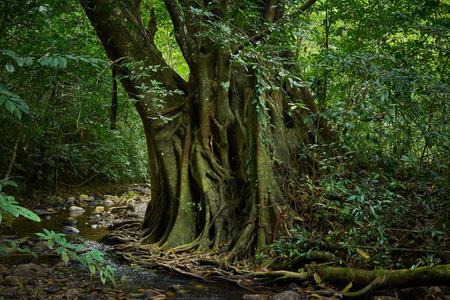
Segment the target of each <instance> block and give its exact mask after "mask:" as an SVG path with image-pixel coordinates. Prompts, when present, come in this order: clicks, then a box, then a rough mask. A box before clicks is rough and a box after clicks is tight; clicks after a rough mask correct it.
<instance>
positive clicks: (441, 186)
mask: <svg viewBox="0 0 450 300" xmlns="http://www.w3.org/2000/svg"><path fill="white" fill-rule="evenodd" d="M347 161H350V160H347V159H346V157H344V156H342V157H338V158H331V159H330V158H325V159H322V160H321V161H320V162H319V163H318V164H319V167H318V173H317V174H316V177H315V178H319V179H314V178H312V177H309V176H305V177H303V178H298V179H297V181H296V182H294V181H290V182H287V183H286V184H285V188H284V191H283V192H284V194H285V196H286V198H287V199H290V202H291V203H290V204H291V206H293V207H294V208H295V209H296V211H297V212H299V213H300V216H299V219H298V220H299V221H298V222H297V228H296V229H293V230H291V232H290V233H289V234H286V235H285V236H283V237H281V238H280V239H278V240H276V241H274V243H272V245H270V247H269V248H270V249H266V250H265V253H266V254H260V255H259V256H258V257H261V256H268V255H270V254H268V253H271V254H272V255H273V256H276V257H278V260H281V261H284V262H285V261H289V260H292V259H294V258H295V257H296V256H298V255H300V254H305V253H308V252H309V251H311V250H327V251H330V252H332V253H333V254H335V255H336V256H337V257H338V258H340V259H341V263H343V264H346V265H347V266H351V267H359V268H370V269H373V268H375V269H396V268H411V269H414V268H416V267H419V266H431V267H432V266H434V265H436V264H441V263H449V262H450V260H449V257H450V256H449V253H450V243H449V231H450V221H449V219H450V218H449V215H450V201H449V198H448V196H447V193H448V182H446V179H445V176H438V175H439V174H434V175H435V176H434V177H428V178H427V177H426V176H418V175H420V174H418V173H414V174H410V175H411V178H412V177H413V176H412V175H414V180H411V178H408V177H405V173H403V174H402V176H400V175H399V174H392V173H388V172H384V171H382V170H375V168H374V169H372V170H371V169H368V168H364V169H363V168H360V167H358V166H357V165H356V164H351V163H348V162H347ZM353 161H355V160H353ZM427 172H429V171H427ZM423 173H424V174H425V173H426V172H425V170H423ZM430 178H432V180H430ZM427 179H429V180H427ZM267 250H268V251H267Z"/></svg>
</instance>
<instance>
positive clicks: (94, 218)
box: [88, 215, 100, 221]
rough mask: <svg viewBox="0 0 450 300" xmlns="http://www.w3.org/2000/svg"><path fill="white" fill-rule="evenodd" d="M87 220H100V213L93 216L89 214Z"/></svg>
mask: <svg viewBox="0 0 450 300" xmlns="http://www.w3.org/2000/svg"><path fill="white" fill-rule="evenodd" d="M88 219H89V221H99V220H100V215H93V216H89V218H88Z"/></svg>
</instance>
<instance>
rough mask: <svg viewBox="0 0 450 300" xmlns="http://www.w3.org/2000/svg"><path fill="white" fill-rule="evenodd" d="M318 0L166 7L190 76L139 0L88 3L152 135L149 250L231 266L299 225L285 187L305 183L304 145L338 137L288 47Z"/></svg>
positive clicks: (184, 1) (168, 0)
mask: <svg viewBox="0 0 450 300" xmlns="http://www.w3.org/2000/svg"><path fill="white" fill-rule="evenodd" d="M155 2H156V1H155ZM314 2H315V1H311V0H310V1H307V2H305V3H296V1H285V0H270V1H268V0H267V1H260V0H244V1H235V0H217V1H211V0H202V1H193V0H179V1H176V0H164V1H163V4H164V8H165V9H166V11H167V12H168V15H169V16H170V20H171V23H172V25H173V32H174V35H175V39H176V42H177V44H178V46H179V49H180V51H181V53H182V55H183V57H184V60H185V62H186V64H187V66H188V67H189V70H190V73H189V77H188V79H184V78H183V77H182V76H180V75H179V74H178V73H177V72H176V70H175V69H174V68H173V67H172V66H171V65H170V64H168V63H167V61H166V60H165V59H164V55H163V53H162V52H163V51H164V49H160V48H158V45H157V42H156V39H155V32H156V29H157V24H158V16H157V15H156V14H155V13H154V12H153V13H151V14H150V13H149V12H147V11H145V9H143V8H141V5H142V4H143V3H141V0H128V1H117V0H82V1H81V3H82V5H83V8H84V10H85V12H86V14H87V16H88V17H89V19H90V21H91V23H92V25H93V27H94V28H95V30H96V32H97V34H98V36H99V38H100V40H101V42H102V44H103V46H104V48H105V50H106V52H107V54H108V57H109V58H110V60H111V62H112V65H113V68H114V70H115V72H116V73H117V74H118V75H119V78H120V80H121V83H122V85H123V87H124V88H125V90H126V91H127V93H128V95H129V97H130V98H132V99H134V100H135V106H136V109H137V110H138V112H139V114H140V116H141V118H142V122H143V126H144V129H145V134H146V140H147V147H148V156H149V165H150V177H151V188H152V196H151V197H152V199H151V202H150V203H149V206H148V209H147V212H146V217H145V219H144V222H143V225H142V229H143V233H144V234H143V239H142V242H143V243H148V244H152V245H156V246H157V247H159V248H160V249H162V250H167V249H171V248H173V249H174V251H178V250H185V251H188V250H193V249H195V250H209V249H210V250H213V251H219V250H225V251H226V252H227V253H228V256H227V258H228V261H229V262H231V261H232V260H233V259H240V258H244V257H248V256H249V254H251V253H254V251H255V250H258V249H261V248H262V247H263V246H265V245H268V244H269V243H271V242H272V241H273V240H274V239H275V238H276V237H277V234H279V233H280V231H286V230H289V229H291V228H293V226H294V219H295V216H296V211H295V210H294V209H293V207H291V205H290V203H289V202H288V201H286V200H285V198H284V196H283V193H282V188H281V186H282V185H283V184H284V183H285V182H287V179H289V177H290V176H296V175H298V174H296V172H294V171H295V169H296V168H294V167H295V166H296V163H297V162H298V161H299V160H298V159H299V157H300V154H304V155H302V156H301V157H306V159H304V160H303V163H306V162H307V161H308V159H311V157H310V156H309V155H308V154H307V153H305V150H303V149H304V146H305V145H307V144H317V143H325V144H329V143H330V142H332V141H333V140H334V136H333V133H332V131H331V130H330V129H329V128H327V127H326V125H325V124H324V122H323V121H322V119H321V118H320V113H319V111H318V109H317V107H316V104H315V102H314V99H313V98H312V95H311V93H310V92H309V91H308V89H307V87H306V84H305V83H304V82H303V81H302V79H301V78H302V77H301V72H300V71H301V70H300V69H299V68H298V66H297V65H296V64H295V62H294V58H295V55H294V52H295V51H293V50H292V49H291V48H290V47H291V45H290V42H289V40H288V39H287V38H286V36H287V35H288V33H287V31H285V30H287V27H288V26H287V25H288V24H291V23H292V21H293V22H296V21H298V22H299V20H300V19H297V20H296V19H293V18H300V16H301V15H302V13H303V12H304V11H305V10H307V9H308V8H310V7H311V6H312V5H313V4H314ZM146 4H147V7H148V6H149V5H148V4H149V3H146ZM156 4H158V3H156ZM160 4H161V3H160ZM142 7H145V6H144V5H142ZM145 15H147V16H149V17H147V18H146V17H143V16H145ZM147 23H148V26H146V25H145V24H147ZM293 108H296V109H293ZM307 119H308V120H307ZM308 157H310V158H308Z"/></svg>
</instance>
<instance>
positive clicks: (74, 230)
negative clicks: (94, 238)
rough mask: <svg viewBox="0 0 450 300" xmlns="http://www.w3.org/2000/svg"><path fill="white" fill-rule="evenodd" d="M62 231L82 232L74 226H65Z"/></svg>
mask: <svg viewBox="0 0 450 300" xmlns="http://www.w3.org/2000/svg"><path fill="white" fill-rule="evenodd" d="M61 232H62V233H67V234H75V233H80V231H79V230H78V229H76V228H75V227H73V226H64V227H63V229H62V231H61Z"/></svg>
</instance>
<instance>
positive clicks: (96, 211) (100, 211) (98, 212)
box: [91, 206, 105, 215]
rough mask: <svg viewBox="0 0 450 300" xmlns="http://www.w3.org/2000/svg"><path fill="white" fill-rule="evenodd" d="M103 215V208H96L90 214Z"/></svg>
mask: <svg viewBox="0 0 450 300" xmlns="http://www.w3.org/2000/svg"><path fill="white" fill-rule="evenodd" d="M104 213H105V207H104V206H97V207H96V208H95V209H94V210H93V211H92V212H91V214H92V215H96V214H100V215H101V214H104Z"/></svg>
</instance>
